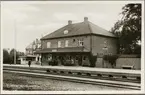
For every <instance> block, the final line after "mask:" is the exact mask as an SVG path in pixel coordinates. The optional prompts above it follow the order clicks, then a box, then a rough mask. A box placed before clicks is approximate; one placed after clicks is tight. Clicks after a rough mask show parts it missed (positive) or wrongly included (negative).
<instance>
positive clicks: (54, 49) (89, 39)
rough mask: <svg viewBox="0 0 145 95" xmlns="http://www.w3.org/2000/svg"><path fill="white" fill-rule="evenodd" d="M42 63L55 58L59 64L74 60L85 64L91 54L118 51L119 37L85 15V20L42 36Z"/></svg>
mask: <svg viewBox="0 0 145 95" xmlns="http://www.w3.org/2000/svg"><path fill="white" fill-rule="evenodd" d="M41 43H42V44H41V50H37V51H36V52H35V53H37V54H41V55H42V63H43V64H44V65H47V64H48V62H49V61H50V60H55V61H57V62H58V64H59V65H63V64H66V63H67V61H68V62H72V63H73V64H74V65H77V66H78V65H80V66H81V65H83V64H85V63H87V64H88V65H89V64H90V62H89V54H90V53H92V54H93V55H94V56H95V55H96V56H98V55H103V54H104V53H107V54H116V53H117V37H116V36H115V35H113V34H112V33H110V32H109V31H107V30H105V29H103V28H101V27H99V26H97V25H95V24H93V23H92V22H89V21H88V18H87V17H85V18H84V21H83V22H80V23H74V24H73V23H72V21H71V20H69V21H68V25H65V26H64V27H62V28H60V29H58V30H56V31H54V32H53V33H51V34H48V35H46V36H44V37H42V38H41Z"/></svg>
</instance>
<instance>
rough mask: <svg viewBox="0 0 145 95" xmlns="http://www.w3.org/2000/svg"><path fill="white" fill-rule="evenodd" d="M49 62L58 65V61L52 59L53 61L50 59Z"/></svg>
mask: <svg viewBox="0 0 145 95" xmlns="http://www.w3.org/2000/svg"><path fill="white" fill-rule="evenodd" d="M48 64H49V65H51V66H57V65H58V61H56V60H52V61H49V62H48Z"/></svg>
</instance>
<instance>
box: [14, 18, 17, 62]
mask: <svg viewBox="0 0 145 95" xmlns="http://www.w3.org/2000/svg"><path fill="white" fill-rule="evenodd" d="M16 43H17V27H16V19H14V64H16V61H17V58H16V55H17V49H16V45H17V44H16Z"/></svg>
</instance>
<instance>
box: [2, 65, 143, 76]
mask: <svg viewBox="0 0 145 95" xmlns="http://www.w3.org/2000/svg"><path fill="white" fill-rule="evenodd" d="M3 66H18V67H28V65H27V64H26V65H14V64H11V65H10V64H3ZM31 67H35V68H45V69H63V70H81V71H97V72H112V73H129V74H141V70H126V69H112V68H96V67H80V66H41V65H31Z"/></svg>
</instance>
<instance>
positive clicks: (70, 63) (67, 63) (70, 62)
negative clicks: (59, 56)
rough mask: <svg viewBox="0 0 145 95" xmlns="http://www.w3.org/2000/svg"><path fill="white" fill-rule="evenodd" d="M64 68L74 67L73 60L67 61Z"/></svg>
mask: <svg viewBox="0 0 145 95" xmlns="http://www.w3.org/2000/svg"><path fill="white" fill-rule="evenodd" d="M63 65H64V66H74V64H73V63H72V61H71V60H66V61H65V62H64V64H63Z"/></svg>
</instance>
